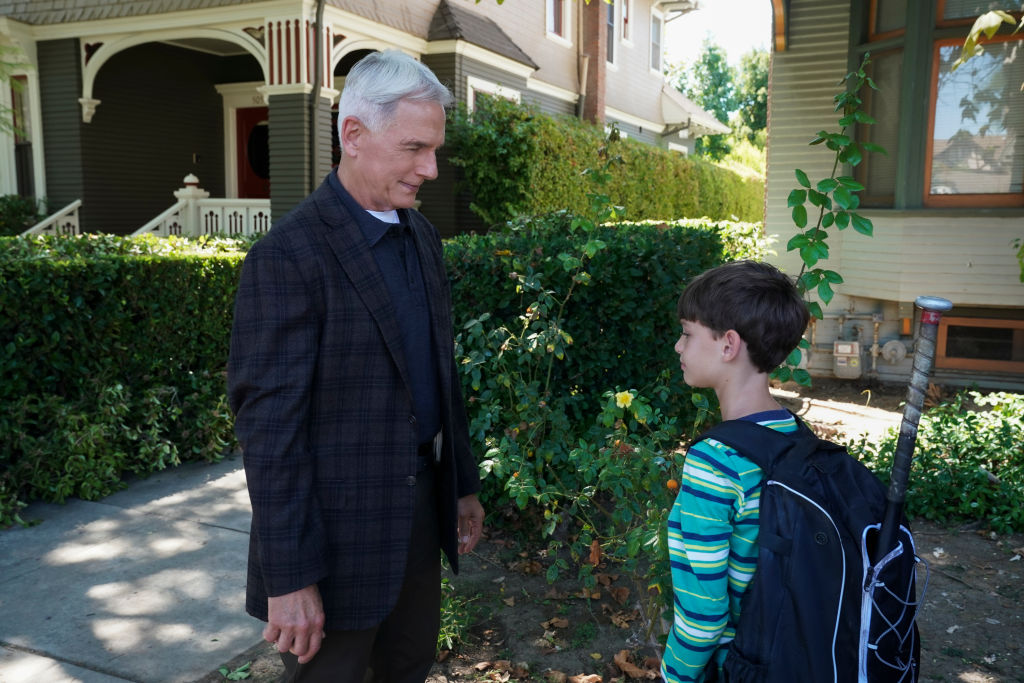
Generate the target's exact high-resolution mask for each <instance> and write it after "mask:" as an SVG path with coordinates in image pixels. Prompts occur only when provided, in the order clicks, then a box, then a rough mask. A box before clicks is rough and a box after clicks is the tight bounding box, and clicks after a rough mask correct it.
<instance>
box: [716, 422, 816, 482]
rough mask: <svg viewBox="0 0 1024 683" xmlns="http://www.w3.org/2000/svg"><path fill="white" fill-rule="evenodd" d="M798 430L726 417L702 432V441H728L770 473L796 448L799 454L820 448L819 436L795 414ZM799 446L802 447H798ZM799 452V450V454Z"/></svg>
mask: <svg viewBox="0 0 1024 683" xmlns="http://www.w3.org/2000/svg"><path fill="white" fill-rule="evenodd" d="M794 417H795V419H796V422H797V431H795V432H788V433H787V432H780V431H778V430H777V429H772V428H771V427H765V426H764V425H761V424H758V423H756V422H751V421H750V420H725V421H723V422H719V423H718V424H717V425H715V426H714V427H711V428H710V429H708V430H707V431H706V432H704V433H703V434H701V436H700V438H699V439H698V441H699V440H702V439H709V438H710V439H714V440H715V441H719V442H721V443H724V444H725V445H726V446H729V447H730V448H732V449H733V450H735V451H737V452H738V453H739V454H740V455H742V456H743V457H745V458H747V459H748V460H750V461H751V462H753V463H754V464H755V465H757V466H758V467H760V468H761V470H763V471H764V473H765V474H767V475H770V474H771V472H772V471H773V470H774V469H775V466H776V464H777V463H778V462H779V460H780V459H781V458H782V457H783V456H784V455H786V454H787V453H789V452H790V451H793V452H794V453H795V454H797V456H798V457H802V456H806V455H809V454H810V453H812V452H814V450H816V449H817V448H818V441H819V439H818V437H817V436H815V434H814V432H812V431H811V430H810V428H809V427H808V426H807V425H806V424H804V422H803V420H801V419H800V418H799V417H796V416H794ZM797 445H799V446H800V447H799V448H794V447H796V446H797ZM797 451H799V453H797Z"/></svg>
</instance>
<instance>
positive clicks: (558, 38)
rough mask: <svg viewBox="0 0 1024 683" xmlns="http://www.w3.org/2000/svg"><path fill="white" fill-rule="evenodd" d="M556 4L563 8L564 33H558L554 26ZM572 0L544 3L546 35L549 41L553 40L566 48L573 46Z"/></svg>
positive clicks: (555, 0)
mask: <svg viewBox="0 0 1024 683" xmlns="http://www.w3.org/2000/svg"><path fill="white" fill-rule="evenodd" d="M556 3H557V4H558V5H561V8H562V17H561V19H562V32H561V33H558V32H556V31H555V30H554V29H555V27H554V26H553V24H552V18H553V17H554V16H555V6H556ZM571 7H572V0H545V2H544V35H545V36H546V37H547V39H548V40H553V41H555V42H556V43H560V44H562V45H564V46H567V47H571V46H572V12H571V11H570V9H571Z"/></svg>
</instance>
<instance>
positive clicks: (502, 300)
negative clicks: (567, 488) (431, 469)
mask: <svg viewBox="0 0 1024 683" xmlns="http://www.w3.org/2000/svg"><path fill="white" fill-rule="evenodd" d="M571 222H572V219H571V218H570V217H569V216H568V215H566V214H560V215H556V216H552V217H548V218H545V219H540V220H535V221H523V222H520V223H517V224H515V225H513V226H510V227H508V228H507V229H505V230H501V231H494V232H492V233H491V234H489V235H464V236H461V237H458V238H455V239H453V240H450V241H448V242H447V243H446V245H445V255H446V260H447V264H448V269H449V273H450V275H451V278H452V287H453V295H454V301H455V311H454V314H455V321H456V328H457V329H456V331H457V332H458V331H460V330H462V329H463V328H464V326H465V324H466V322H468V321H470V320H472V319H473V318H475V317H477V316H479V315H480V314H481V313H482V312H492V313H493V316H494V320H495V321H507V322H508V323H509V324H511V323H513V322H514V321H515V319H516V317H517V316H518V315H519V314H521V313H522V310H521V303H522V296H521V294H520V293H517V291H516V283H515V282H513V281H512V280H510V279H509V273H510V272H511V271H512V270H513V269H518V270H520V271H521V272H526V271H528V270H529V271H532V272H534V273H535V274H536V275H537V277H539V278H541V279H543V282H544V284H545V286H547V287H550V288H553V289H561V288H565V287H567V286H568V285H569V283H568V282H567V280H566V274H565V270H564V268H562V266H561V264H560V262H559V259H558V254H560V253H563V252H566V251H573V250H574V249H578V248H579V246H580V244H581V241H582V240H583V239H584V236H582V235H580V234H579V233H575V234H573V233H572V231H571V229H570V223H571ZM759 234H760V229H759V227H758V226H757V225H755V224H730V223H721V224H711V223H707V222H706V221H705V222H701V221H690V222H680V223H676V224H672V225H666V224H650V225H620V226H618V227H601V228H598V229H597V230H596V232H595V233H594V234H592V235H591V237H593V236H595V235H596V236H598V237H600V239H602V240H603V241H605V242H606V243H607V245H608V246H607V248H606V249H605V250H603V251H602V252H601V253H600V254H599V255H598V256H597V257H596V258H595V259H594V260H593V262H592V263H591V264H590V265H589V269H590V272H591V273H592V274H593V281H592V283H591V285H590V286H588V287H581V288H579V289H578V290H577V292H576V293H575V294H574V296H573V299H572V301H571V304H570V305H569V306H568V307H567V309H566V310H565V311H564V318H565V321H566V323H565V326H566V327H567V328H568V329H569V330H570V331H571V333H572V335H573V336H574V337H575V339H576V340H577V344H576V345H575V346H573V348H572V350H571V352H570V353H569V354H568V356H567V357H566V358H565V360H564V362H559V363H558V364H557V366H556V368H555V370H554V380H553V382H552V386H553V387H557V391H558V392H559V393H560V394H563V395H565V396H571V397H573V400H571V401H567V402H566V404H565V405H566V407H567V409H569V410H571V411H573V412H572V414H570V415H568V416H567V417H568V419H570V420H585V421H586V422H587V423H588V424H589V423H590V422H592V419H593V414H594V412H595V411H598V410H599V408H598V404H599V402H600V396H601V393H602V392H603V391H605V390H607V389H608V388H610V387H612V386H616V385H623V386H626V385H628V386H641V385H643V384H646V383H650V382H653V381H654V380H655V379H656V378H657V377H658V375H659V373H661V372H663V371H666V370H667V369H671V368H672V367H674V366H675V365H676V363H675V362H674V360H673V354H672V343H673V341H674V339H675V335H676V327H677V323H676V321H675V320H674V310H675V298H676V296H678V293H679V290H680V288H681V286H682V284H683V283H684V282H685V281H686V280H687V279H689V278H690V277H692V276H693V275H694V274H696V273H698V272H700V271H701V270H703V269H704V268H706V267H708V266H710V265H713V264H715V263H718V262H720V261H721V260H723V259H725V258H730V257H732V256H740V255H754V252H756V250H757V249H758V248H759V247H758V245H759V244H760V242H759V238H758V235H759ZM588 239H589V238H588ZM727 243H734V244H735V245H737V246H735V247H732V248H730V247H727V246H725V245H726V244H727ZM245 249H246V244H245V243H244V242H239V241H236V240H215V239H201V240H198V241H196V240H186V239H158V238H154V237H141V238H124V237H115V236H110V235H87V236H82V237H78V238H67V237H53V236H47V237H39V236H36V237H28V238H17V237H15V238H0V340H2V344H0V373H2V375H3V378H4V381H3V382H2V383H0V526H3V525H4V524H9V523H11V522H12V521H15V517H16V514H17V510H18V508H19V507H20V506H21V505H23V502H24V501H29V500H37V499H42V500H47V501H56V502H59V501H62V500H64V499H65V498H66V497H67V496H71V495H75V496H80V497H82V498H86V499H96V498H99V497H102V496H104V495H106V494H107V493H109V492H111V491H113V490H116V489H117V488H118V487H120V486H121V485H122V483H121V482H122V479H123V477H124V476H125V475H127V474H130V473H134V474H146V473H148V472H151V471H153V470H156V469H161V468H163V467H165V466H168V465H174V464H177V463H178V462H180V461H182V460H188V459H207V460H212V459H217V458H219V457H221V455H222V454H223V453H224V452H225V451H226V450H227V449H229V448H231V447H233V446H234V440H233V436H232V433H231V429H232V420H231V415H230V413H229V411H228V409H227V406H226V400H225V396H224V367H225V363H226V360H227V353H228V346H229V336H230V330H231V316H232V310H233V301H234V294H235V289H236V285H237V281H238V277H239V274H240V268H241V263H242V259H243V256H244V252H245ZM751 250H754V251H751ZM584 342H585V343H584ZM676 374H677V375H678V374H679V373H678V371H676ZM677 379H680V378H678V377H677ZM464 384H465V386H466V394H467V397H471V396H473V395H474V392H473V390H472V388H471V386H470V378H469V377H468V376H467V377H464ZM680 386H681V385H680ZM479 406H480V404H479V403H477V404H475V405H474V404H473V403H471V404H470V410H471V412H472V411H473V410H474V409H476V408H479ZM684 407H685V406H684ZM477 424H478V426H479V422H478V423H477ZM483 432H484V430H483V429H478V433H477V447H478V449H479V452H480V453H481V454H482V453H483V452H484V448H485V444H484V439H485V437H486V434H484V433H483Z"/></svg>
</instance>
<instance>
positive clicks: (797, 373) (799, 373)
mask: <svg viewBox="0 0 1024 683" xmlns="http://www.w3.org/2000/svg"><path fill="white" fill-rule="evenodd" d="M818 317H819V318H820V317H821V316H818ZM793 381H795V382H796V383H797V384H799V385H800V386H802V387H809V386H811V373H809V372H807V371H806V370H804V369H803V368H797V369H796V370H794V371H793Z"/></svg>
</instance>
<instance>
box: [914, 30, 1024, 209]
mask: <svg viewBox="0 0 1024 683" xmlns="http://www.w3.org/2000/svg"><path fill="white" fill-rule="evenodd" d="M962 44H963V41H962V40H942V41H937V42H936V44H935V54H934V56H933V60H934V63H935V70H934V74H933V77H932V88H931V91H932V99H933V102H934V104H933V105H932V108H931V121H930V123H929V126H928V129H929V136H928V163H927V164H926V166H925V179H926V187H925V192H926V197H925V204H926V205H931V206H949V205H964V204H989V205H1003V206H1024V184H1022V182H1021V181H1022V175H1024V93H1021V90H1020V87H1021V84H1022V83H1024V42H1022V41H1020V40H1008V39H1006V40H999V41H995V42H990V43H987V44H986V45H985V52H984V54H982V55H978V56H975V57H973V58H971V59H970V61H968V62H967V63H966V64H964V65H963V66H961V67H960V68H959V69H957V70H956V71H952V65H953V62H955V61H956V60H957V59H958V58H959V57H960V48H961V45H962Z"/></svg>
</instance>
